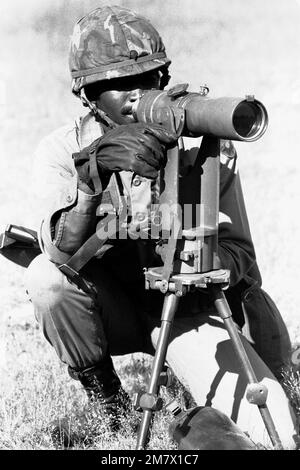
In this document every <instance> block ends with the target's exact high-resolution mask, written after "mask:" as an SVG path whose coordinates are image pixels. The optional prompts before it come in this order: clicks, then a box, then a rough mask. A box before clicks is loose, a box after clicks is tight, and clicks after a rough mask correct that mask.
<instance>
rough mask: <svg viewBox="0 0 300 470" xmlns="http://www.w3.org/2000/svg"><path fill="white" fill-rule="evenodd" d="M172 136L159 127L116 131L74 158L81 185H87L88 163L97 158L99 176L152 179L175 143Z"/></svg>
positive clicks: (131, 126)
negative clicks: (113, 174)
mask: <svg viewBox="0 0 300 470" xmlns="http://www.w3.org/2000/svg"><path fill="white" fill-rule="evenodd" d="M177 138H178V137H177V136H176V134H175V133H173V132H171V131H168V130H167V129H165V128H164V127H162V126H160V125H154V124H143V123H133V124H126V125H121V126H118V127H116V128H115V129H112V130H110V131H108V132H107V133H106V134H105V135H104V136H102V137H100V138H99V139H97V140H95V141H94V142H93V143H92V144H91V145H89V146H88V147H85V148H84V149H83V150H82V151H81V152H79V153H77V154H74V155H73V157H74V159H75V166H76V169H77V171H78V173H79V176H80V178H81V180H82V181H84V182H85V183H87V184H88V185H90V176H89V161H90V157H91V155H92V154H93V153H95V155H96V161H97V166H98V169H99V173H100V175H103V176H110V175H111V172H113V171H122V170H128V171H132V172H134V173H137V174H138V175H140V176H144V177H146V178H149V179H155V178H157V176H158V171H159V170H160V169H161V168H163V167H164V166H165V164H166V150H167V148H168V147H169V146H171V145H172V144H173V143H175V141H176V140H177Z"/></svg>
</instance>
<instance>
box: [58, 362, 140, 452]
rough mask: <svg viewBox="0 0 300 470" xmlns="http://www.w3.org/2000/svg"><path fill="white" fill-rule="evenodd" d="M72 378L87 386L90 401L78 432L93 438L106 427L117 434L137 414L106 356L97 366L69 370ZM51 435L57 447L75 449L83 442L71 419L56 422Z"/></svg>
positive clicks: (78, 424)
mask: <svg viewBox="0 0 300 470" xmlns="http://www.w3.org/2000/svg"><path fill="white" fill-rule="evenodd" d="M69 374H70V376H71V377H72V378H74V379H75V380H79V381H80V382H81V384H82V385H83V388H84V389H85V391H86V394H87V397H88V403H87V406H86V407H85V409H84V410H82V412H81V413H79V414H78V416H76V418H75V421H76V422H77V428H79V429H81V431H82V433H83V435H84V434H86V435H88V434H89V435H91V434H93V431H95V433H97V429H98V430H99V427H101V424H102V425H104V427H105V429H109V430H110V431H113V432H116V431H118V430H119V428H120V426H121V424H122V421H123V422H124V421H125V419H126V416H128V415H129V413H130V412H131V411H132V410H133V408H132V403H131V400H130V398H129V396H128V394H127V393H126V392H125V390H124V389H123V388H122V386H121V382H120V379H119V377H118V376H117V373H116V371H115V369H114V366H113V363H112V360H111V357H110V356H106V357H105V358H104V359H103V360H102V361H101V363H99V364H97V365H96V366H93V367H90V368H86V369H82V370H77V371H76V370H74V369H71V368H70V367H69ZM50 434H51V438H52V441H53V443H54V445H55V447H59V448H61V447H64V448H68V447H74V445H75V444H76V443H79V442H80V441H82V438H80V436H78V435H76V434H75V433H74V432H73V431H72V429H71V421H70V417H64V418H62V419H59V420H56V421H54V422H52V423H51V425H50Z"/></svg>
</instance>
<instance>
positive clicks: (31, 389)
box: [0, 0, 300, 449]
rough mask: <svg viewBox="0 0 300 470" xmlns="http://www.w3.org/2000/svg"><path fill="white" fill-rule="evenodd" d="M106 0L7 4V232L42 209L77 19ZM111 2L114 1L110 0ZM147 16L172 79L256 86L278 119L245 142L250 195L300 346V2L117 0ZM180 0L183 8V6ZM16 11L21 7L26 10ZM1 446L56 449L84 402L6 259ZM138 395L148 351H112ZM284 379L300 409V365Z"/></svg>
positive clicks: (263, 259)
mask: <svg viewBox="0 0 300 470" xmlns="http://www.w3.org/2000/svg"><path fill="white" fill-rule="evenodd" d="M106 3H107V2H106V1H101V0H85V1H84V2H81V1H79V0H52V1H51V2H50V1H48V0H44V1H43V2H41V1H37V0H27V1H26V9H24V8H22V2H21V1H20V0H19V1H18V0H11V1H10V2H8V1H7V0H6V2H3V5H2V11H1V18H0V31H1V33H0V34H1V35H2V38H1V39H2V46H3V47H1V50H0V61H1V62H3V63H4V64H5V66H4V67H2V72H1V79H0V137H1V139H0V153H1V159H0V174H1V185H0V230H3V228H4V227H5V225H6V224H8V223H16V224H21V225H25V226H28V227H33V228H35V227H37V225H38V221H39V219H40V217H41V216H42V212H43V211H42V208H41V207H38V206H36V205H35V204H34V201H33V200H32V197H31V185H30V174H31V161H32V153H33V151H34V149H35V147H36V146H37V144H38V142H39V140H40V139H41V137H42V136H44V135H47V134H48V133H49V132H50V131H52V130H54V129H55V128H57V127H59V126H60V125H63V124H65V123H66V122H68V121H69V120H70V119H72V117H73V116H74V115H77V114H78V113H80V112H81V107H80V105H79V102H78V101H76V100H75V99H74V97H72V96H71V93H70V91H69V85H70V83H69V82H70V80H69V74H68V70H67V60H66V57H67V52H68V37H69V35H70V34H71V31H72V27H73V24H74V22H75V20H77V19H78V18H80V17H81V16H82V15H83V14H84V13H85V12H87V11H89V10H90V9H92V8H95V7H97V6H99V5H103V4H106ZM113 3H114V2H113ZM118 3H119V4H123V5H125V6H128V7H129V8H135V9H136V10H138V11H140V12H141V13H143V14H144V15H145V16H147V17H149V18H150V19H151V20H152V21H153V23H154V24H155V25H156V27H157V29H158V30H159V31H161V34H162V36H163V38H164V41H165V45H166V49H167V52H168V55H169V56H170V57H171V58H172V60H173V63H172V66H171V74H172V77H173V78H172V82H171V84H175V83H179V82H189V83H190V89H191V90H197V87H198V86H199V85H200V84H204V83H207V84H208V85H209V87H210V89H211V93H212V95H213V96H221V95H236V96H243V95H245V94H246V93H247V94H248V93H249V94H251V93H254V94H255V95H256V96H257V98H259V99H261V100H262V101H263V103H264V104H265V105H266V107H267V109H268V112H269V117H270V124H269V129H268V131H267V133H266V134H265V136H264V137H263V138H262V139H260V140H259V141H257V142H255V143H252V144H244V143H237V144H236V146H237V149H238V153H239V157H240V158H239V161H240V170H241V175H242V181H243V187H244V195H245V199H246V205H247V208H248V216H249V219H250V225H251V228H252V235H253V239H254V242H255V246H256V251H257V258H258V262H259V265H260V268H261V271H262V274H263V279H264V288H265V289H266V290H267V291H268V292H269V293H270V294H271V296H272V297H273V298H274V300H275V301H276V303H277V305H278V307H279V309H280V311H281V312H282V315H283V318H284V320H285V322H286V324H287V326H288V329H289V333H290V336H291V339H292V342H293V344H294V345H296V344H297V343H300V322H299V311H298V310H299V309H298V305H299V304H300V290H299V287H298V278H297V272H298V266H299V264H300V256H299V250H298V248H297V240H296V233H297V232H299V228H300V222H299V217H298V216H297V214H298V204H299V196H300V194H299V189H300V188H299V183H298V181H299V164H298V159H297V154H298V140H299V139H298V133H299V131H298V123H299V111H300V92H299V90H300V83H299V77H300V63H299V57H298V51H299V46H300V36H299V34H298V24H299V19H300V8H299V5H298V4H297V2H296V1H292V0H291V1H289V2H285V3H283V2H281V1H280V0H264V2H261V1H260V0H250V1H248V2H241V1H240V0H230V2H229V0H227V1H224V0H211V1H210V2H204V0H185V2H183V1H182V0H172V1H171V0H165V1H164V2H161V1H159V0H153V1H152V2H138V1H137V0H127V1H119V2H118ZM183 4H184V7H183ZM20 9H21V11H22V14H21V15H20V14H19V12H20ZM0 267H1V269H0V296H1V305H0V352H1V355H0V368H1V379H0V380H1V382H2V383H1V390H0V406H1V409H0V429H1V431H0V448H1V449H51V448H52V447H51V446H52V444H51V441H50V437H49V432H48V431H47V426H48V423H49V422H50V421H51V420H52V419H55V418H57V417H59V416H61V415H63V414H64V413H66V412H67V413H71V414H72V408H73V406H75V405H76V403H77V405H78V406H80V404H83V403H84V395H83V392H82V391H81V390H80V389H79V388H78V386H77V383H75V384H74V382H73V381H71V379H70V378H69V377H68V375H67V373H66V370H65V368H64V367H63V366H61V365H60V364H59V363H58V361H57V359H56V357H55V355H54V353H53V351H52V350H51V348H50V346H48V345H47V343H46V342H45V340H44V339H43V338H42V335H41V333H40V331H39V330H38V327H37V325H36V324H35V321H34V319H33V315H32V309H31V305H30V304H29V303H28V300H27V297H26V294H25V287H24V281H23V274H24V271H23V269H22V268H18V267H16V266H15V265H13V264H12V263H10V262H9V261H7V260H6V259H4V258H3V257H2V258H1V259H0ZM115 360H116V363H117V365H118V370H119V371H120V375H121V378H122V380H123V382H124V384H125V386H126V389H127V390H128V391H129V392H130V394H132V393H134V392H135V391H136V388H138V387H139V386H144V385H145V383H146V382H147V377H148V374H149V358H148V357H134V358H132V357H131V356H129V357H126V358H116V359H115ZM284 387H285V388H286V391H287V393H288V394H289V396H290V399H291V401H292V403H293V404H294V407H295V410H296V411H297V412H298V413H299V388H300V387H299V370H298V371H297V370H295V369H287V371H286V373H285V376H284ZM159 418H161V419H159V420H157V421H156V423H155V429H154V432H153V440H152V442H151V446H152V448H157V449H166V448H168V449H170V448H172V446H173V445H174V444H173V443H172V442H171V441H170V439H169V437H168V432H167V427H168V423H167V422H168V419H169V417H168V415H167V414H166V413H162V414H161V415H160V416H159ZM134 445H135V439H134V436H133V435H130V434H128V433H127V432H125V434H124V433H123V435H119V436H117V437H116V438H113V437H112V436H111V435H106V434H105V433H104V434H103V435H102V436H100V437H99V436H98V437H97V438H96V439H95V441H94V442H93V443H89V444H87V445H86V447H87V448H98V449H105V448H113V447H114V446H115V447H116V448H118V449H120V446H124V448H134Z"/></svg>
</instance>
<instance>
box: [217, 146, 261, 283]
mask: <svg viewBox="0 0 300 470" xmlns="http://www.w3.org/2000/svg"><path fill="white" fill-rule="evenodd" d="M218 254H219V258H220V264H221V267H223V268H225V269H229V270H230V285H231V286H233V285H235V284H237V283H238V282H239V281H240V280H241V279H245V278H246V279H247V277H248V276H249V275H250V274H251V276H252V275H253V273H255V276H256V277H257V278H258V279H259V280H260V274H259V271H258V267H257V264H256V256H255V250H254V245H253V241H252V238H251V233H250V228H249V223H248V217H247V213H246V208H245V203H244V197H243V192H242V187H241V181H240V176H239V172H238V170H237V154H236V150H235V148H234V146H233V144H232V142H231V141H221V171H220V209H219V249H218Z"/></svg>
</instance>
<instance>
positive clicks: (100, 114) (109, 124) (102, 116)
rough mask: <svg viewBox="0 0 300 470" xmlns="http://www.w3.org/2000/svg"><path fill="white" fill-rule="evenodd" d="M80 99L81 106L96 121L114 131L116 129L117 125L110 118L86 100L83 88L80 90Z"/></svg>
mask: <svg viewBox="0 0 300 470" xmlns="http://www.w3.org/2000/svg"><path fill="white" fill-rule="evenodd" d="M80 99H81V102H82V104H83V106H85V107H87V108H89V109H90V111H91V112H92V114H93V115H94V116H95V118H96V120H97V121H101V123H102V124H104V125H105V126H107V127H109V129H115V128H116V127H118V124H116V123H115V122H114V121H113V120H112V119H110V117H109V116H108V115H107V114H106V113H105V112H104V111H102V109H99V108H97V106H96V104H95V103H93V102H92V101H90V100H89V99H88V98H87V96H86V94H85V91H84V88H82V89H81V90H80Z"/></svg>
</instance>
